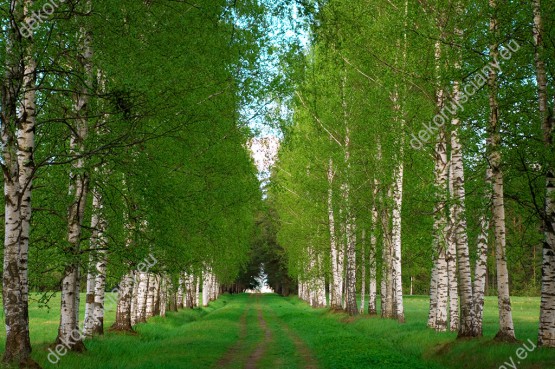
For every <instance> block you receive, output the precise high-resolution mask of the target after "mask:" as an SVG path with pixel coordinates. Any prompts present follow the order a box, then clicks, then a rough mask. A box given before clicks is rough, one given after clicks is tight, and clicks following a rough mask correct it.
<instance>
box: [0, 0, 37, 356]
mask: <svg viewBox="0 0 555 369" xmlns="http://www.w3.org/2000/svg"><path fill="white" fill-rule="evenodd" d="M31 6H32V1H15V0H12V1H11V3H10V20H11V21H10V24H9V25H8V26H7V30H6V32H5V33H4V35H6V36H7V38H6V51H5V75H4V76H3V77H4V79H3V80H2V85H1V98H2V101H1V106H2V114H0V119H1V122H0V132H1V140H2V142H1V150H2V162H1V163H0V165H1V166H2V171H3V174H4V199H5V201H4V227H5V228H4V262H3V274H2V301H3V305H4V316H5V318H4V321H5V325H6V346H5V351H4V355H3V357H2V361H3V362H4V363H7V364H12V363H13V364H19V365H21V366H23V365H27V364H29V365H31V364H35V363H34V361H33V360H32V359H31V358H30V357H31V344H30V339H29V315H28V297H27V292H28V287H27V250H26V247H28V228H27V229H24V227H25V226H28V223H26V220H25V217H26V216H30V211H31V203H30V201H31V198H30V194H31V183H30V179H31V178H30V177H29V178H27V176H28V175H29V174H31V175H32V172H29V171H28V170H29V169H32V168H33V166H34V164H33V149H34V143H33V142H32V141H31V138H32V137H31V136H29V134H31V133H33V132H34V131H32V132H31V131H29V132H26V131H27V130H28V129H29V128H31V127H32V126H31V125H34V122H35V114H36V113H35V98H34V94H35V92H34V91H35V81H34V78H35V62H34V58H33V56H32V45H33V39H32V35H31V37H30V38H29V39H27V41H24V40H23V39H22V38H21V36H20V35H19V32H18V27H19V24H20V22H25V21H28V20H30V17H31V14H30V8H31ZM24 42H28V44H27V45H24ZM19 47H21V49H19ZM22 50H23V52H20V51H22ZM20 65H23V73H21V72H22V71H21V70H20V69H19V67H20ZM21 90H22V91H23V97H22V104H21V106H20V109H21V113H22V115H21V117H19V118H18V116H17V109H18V101H19V99H20V97H21V96H20V93H21ZM16 130H17V135H15V134H14V132H16ZM20 137H21V138H20ZM20 140H22V142H21V143H22V147H20V148H19V150H20V151H21V152H18V151H19V150H18V146H19V145H18V143H19V141H20ZM33 140H34V139H33ZM31 145H32V146H31ZM20 158H21V159H22V158H27V159H26V160H30V161H29V162H24V166H25V165H29V168H20V164H19V162H20V161H21V159H20ZM22 179H24V180H26V183H25V184H26V185H27V186H25V185H23V186H22V185H21V184H20V181H21V180H22ZM22 187H24V188H22ZM20 201H21V202H20ZM22 206H23V207H26V209H25V210H24V209H22ZM26 211H27V212H28V213H27V214H26V213H25V212H26ZM24 232H27V233H26V234H25V233H24ZM20 243H21V245H20Z"/></svg>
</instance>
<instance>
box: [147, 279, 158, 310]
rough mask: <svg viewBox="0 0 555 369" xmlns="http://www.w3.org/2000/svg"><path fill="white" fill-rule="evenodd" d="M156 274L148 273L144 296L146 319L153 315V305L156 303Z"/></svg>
mask: <svg viewBox="0 0 555 369" xmlns="http://www.w3.org/2000/svg"><path fill="white" fill-rule="evenodd" d="M156 284H157V283H156V275H154V274H150V273H149V274H148V289H147V296H146V307H145V317H146V320H148V319H149V318H152V317H153V316H154V305H155V303H156V301H155V300H156Z"/></svg>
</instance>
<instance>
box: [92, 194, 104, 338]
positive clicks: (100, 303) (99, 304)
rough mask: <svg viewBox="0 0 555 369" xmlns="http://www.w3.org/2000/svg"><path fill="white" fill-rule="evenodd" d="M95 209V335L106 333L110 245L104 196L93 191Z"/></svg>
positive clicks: (93, 225) (93, 238) (93, 239)
mask: <svg viewBox="0 0 555 369" xmlns="http://www.w3.org/2000/svg"><path fill="white" fill-rule="evenodd" d="M93 209H96V210H95V212H97V214H98V217H97V220H96V221H95V222H93V223H92V224H91V226H92V228H93V237H91V241H94V242H95V243H96V244H97V245H96V249H97V255H98V260H97V262H96V277H95V280H94V312H93V317H94V319H93V327H92V330H93V332H92V333H93V334H103V333H104V298H105V291H106V265H107V257H106V253H107V250H106V247H107V245H108V243H107V240H106V236H105V232H106V228H107V224H106V220H105V218H104V215H103V213H102V209H103V204H102V195H101V194H100V193H99V192H98V191H96V190H95V191H93Z"/></svg>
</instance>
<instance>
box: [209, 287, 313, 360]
mask: <svg viewBox="0 0 555 369" xmlns="http://www.w3.org/2000/svg"><path fill="white" fill-rule="evenodd" d="M248 300H249V301H248V303H247V305H246V306H245V310H244V311H243V313H242V315H241V318H240V320H239V337H238V339H237V342H235V344H233V345H232V346H231V347H230V348H229V349H228V350H227V351H226V353H225V354H224V356H223V357H222V358H221V359H220V360H218V362H217V363H216V364H215V366H214V369H224V368H237V367H239V365H240V364H241V363H244V365H243V368H244V369H260V368H261V360H262V359H264V358H265V357H266V356H267V354H269V352H268V351H269V349H270V348H271V345H272V344H273V343H274V340H275V338H274V333H273V332H272V328H270V327H269V326H268V322H267V321H266V318H268V319H270V322H271V323H272V324H271V325H272V327H273V329H274V330H275V329H278V330H280V331H282V332H283V333H284V334H285V335H281V337H284V338H285V337H286V338H287V339H289V340H290V341H291V342H292V343H293V345H294V347H295V354H294V356H295V357H297V358H298V362H300V363H301V364H300V365H299V366H298V367H299V368H303V369H318V363H317V361H316V359H315V358H314V356H313V355H312V352H311V350H310V349H309V348H308V346H307V345H306V343H305V342H304V341H303V340H302V338H301V337H300V336H299V335H298V334H297V333H296V332H295V331H293V330H292V329H291V328H289V326H288V325H287V324H286V323H285V322H284V321H282V320H281V319H280V318H279V316H278V315H277V313H276V312H275V311H274V310H273V309H271V308H270V309H265V310H264V311H263V309H262V305H261V302H260V300H264V299H263V298H261V297H260V296H259V295H252V296H251V297H250V298H249V299H248ZM253 308H254V309H256V316H257V324H258V327H259V328H260V331H261V332H262V336H261V337H260V340H259V341H258V342H257V343H256V346H255V347H254V348H253V349H251V350H250V351H251V352H250V353H249V349H248V347H247V345H249V346H250V345H251V344H252V343H249V342H250V341H251V340H250V339H248V336H249V332H250V329H249V327H252V326H251V324H254V322H253V321H249V313H250V312H251V311H252V309H253ZM265 315H266V318H265ZM252 320H254V319H252ZM278 336H279V335H278ZM281 359H282V358H280V357H277V358H274V360H275V362H273V363H272V365H274V364H275V365H278V364H279V362H280V360H281Z"/></svg>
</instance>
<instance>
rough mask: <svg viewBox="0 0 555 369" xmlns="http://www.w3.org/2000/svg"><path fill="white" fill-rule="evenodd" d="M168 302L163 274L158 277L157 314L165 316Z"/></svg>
mask: <svg viewBox="0 0 555 369" xmlns="http://www.w3.org/2000/svg"><path fill="white" fill-rule="evenodd" d="M167 304H168V283H167V278H166V276H165V275H162V276H161V277H160V301H159V306H160V309H159V315H160V316H164V317H165V316H166V308H167Z"/></svg>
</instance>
